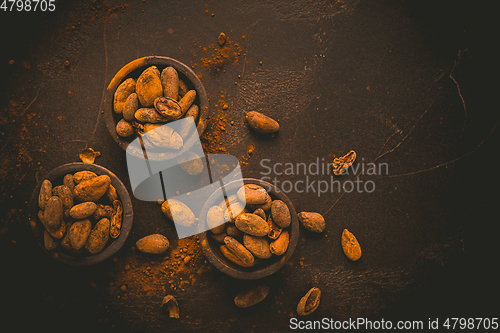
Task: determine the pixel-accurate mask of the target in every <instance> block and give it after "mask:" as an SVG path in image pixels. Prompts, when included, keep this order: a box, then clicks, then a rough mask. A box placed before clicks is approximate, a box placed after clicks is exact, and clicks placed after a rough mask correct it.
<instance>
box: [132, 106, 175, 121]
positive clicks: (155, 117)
mask: <svg viewBox="0 0 500 333" xmlns="http://www.w3.org/2000/svg"><path fill="white" fill-rule="evenodd" d="M134 118H135V119H137V120H138V121H140V122H143V123H151V124H158V123H166V122H167V121H168V120H169V119H168V118H165V117H164V116H162V115H161V114H159V113H158V112H157V111H156V109H155V108H140V109H137V110H136V111H135V113H134Z"/></svg>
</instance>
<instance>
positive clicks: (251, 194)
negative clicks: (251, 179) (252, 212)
mask: <svg viewBox="0 0 500 333" xmlns="http://www.w3.org/2000/svg"><path fill="white" fill-rule="evenodd" d="M236 195H237V197H238V200H240V201H241V202H243V203H246V204H248V205H262V204H264V203H266V200H267V196H268V194H267V192H266V190H265V189H264V188H263V187H261V186H259V185H254V184H247V185H245V186H243V187H242V188H240V189H239V190H238V192H237V193H236Z"/></svg>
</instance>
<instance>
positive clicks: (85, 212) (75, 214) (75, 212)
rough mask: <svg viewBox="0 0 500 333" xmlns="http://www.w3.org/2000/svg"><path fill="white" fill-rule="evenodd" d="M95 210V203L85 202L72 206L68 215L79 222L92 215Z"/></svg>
mask: <svg viewBox="0 0 500 333" xmlns="http://www.w3.org/2000/svg"><path fill="white" fill-rule="evenodd" d="M96 210H97V205H96V203H95V202H92V201H86V202H82V203H80V204H78V205H75V206H73V208H71V210H70V211H69V215H70V216H71V217H72V218H74V219H77V220H81V219H85V218H87V217H89V216H90V215H92V214H94V213H95V211H96Z"/></svg>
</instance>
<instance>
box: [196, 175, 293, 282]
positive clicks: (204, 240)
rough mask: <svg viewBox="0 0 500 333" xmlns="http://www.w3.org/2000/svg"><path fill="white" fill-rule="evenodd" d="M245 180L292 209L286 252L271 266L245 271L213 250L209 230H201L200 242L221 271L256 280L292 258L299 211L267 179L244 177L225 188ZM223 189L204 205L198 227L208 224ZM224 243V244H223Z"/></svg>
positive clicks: (234, 186) (208, 256) (226, 187)
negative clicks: (216, 200)
mask: <svg viewBox="0 0 500 333" xmlns="http://www.w3.org/2000/svg"><path fill="white" fill-rule="evenodd" d="M242 180H243V183H244V184H245V185H247V184H255V185H260V186H262V187H264V188H265V189H266V190H268V192H270V193H271V194H273V195H274V196H276V198H277V200H281V201H283V202H284V203H285V204H286V205H287V207H288V209H289V210H290V218H291V222H290V231H289V233H290V241H289V244H288V249H287V250H286V252H285V254H284V255H282V256H281V259H279V260H278V261H276V262H274V263H273V264H271V265H269V266H265V267H262V268H260V269H258V270H255V271H250V272H247V271H243V270H239V269H237V268H236V267H237V266H236V265H235V264H232V263H229V261H228V260H225V259H221V258H220V257H219V255H218V254H216V253H215V252H214V250H212V248H211V246H210V241H209V239H208V237H209V236H208V235H207V233H208V232H209V231H205V232H201V233H199V238H200V244H201V247H202V249H203V252H204V253H205V256H206V257H207V258H208V260H209V261H210V262H211V263H212V264H213V265H214V266H215V267H217V269H219V270H220V271H221V272H223V273H225V274H227V275H229V276H231V277H234V278H237V279H242V280H254V279H261V278H264V277H266V276H269V275H271V274H274V273H275V272H277V271H278V270H279V269H280V268H281V267H283V265H285V263H286V262H287V261H288V260H289V259H290V257H291V256H292V254H293V252H294V251H295V247H296V246H297V243H298V240H299V221H298V217H297V212H296V210H295V207H294V206H293V204H292V201H291V200H290V199H289V198H288V197H287V196H286V194H285V193H284V192H283V191H281V190H280V189H279V188H278V187H276V186H274V185H273V184H271V183H268V182H266V181H263V180H260V179H255V178H243V179H239V180H235V181H232V182H230V183H227V184H225V185H224V186H223V188H225V189H232V188H236V187H237V186H239V185H240V184H241V181H242ZM219 191H221V189H219V190H217V191H215V192H214V193H213V194H212V195H211V196H210V197H209V198H208V200H207V201H206V202H205V205H204V206H203V208H202V210H201V213H200V217H199V224H198V227H199V228H200V230H202V227H204V225H205V224H206V216H207V213H208V210H209V209H210V207H211V206H213V204H214V203H213V201H215V199H214V198H215V196H216V195H217V194H218V192H219ZM221 245H222V244H221Z"/></svg>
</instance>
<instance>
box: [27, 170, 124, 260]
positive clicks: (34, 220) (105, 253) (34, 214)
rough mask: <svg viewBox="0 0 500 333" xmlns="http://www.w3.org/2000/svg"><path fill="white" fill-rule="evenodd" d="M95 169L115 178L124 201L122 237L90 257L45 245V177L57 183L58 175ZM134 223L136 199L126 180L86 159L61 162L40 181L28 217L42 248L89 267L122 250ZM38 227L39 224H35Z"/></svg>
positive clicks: (55, 257) (100, 173) (61, 258)
mask: <svg viewBox="0 0 500 333" xmlns="http://www.w3.org/2000/svg"><path fill="white" fill-rule="evenodd" d="M83 170H88V171H93V172H95V173H96V174H98V175H108V176H109V177H110V178H111V185H113V186H114V187H115V189H116V192H117V193H118V196H119V197H120V200H121V202H122V205H123V220H122V228H121V232H120V236H118V237H117V238H116V239H115V240H114V241H113V242H112V243H111V244H110V245H109V246H108V247H106V248H105V249H103V250H102V251H101V252H99V253H97V254H95V255H88V256H80V255H70V254H68V253H67V252H66V251H64V252H59V251H57V250H53V251H47V249H46V248H45V246H44V244H43V230H44V229H43V225H42V224H41V222H40V221H39V220H38V211H39V209H40V208H39V207H38V194H39V192H40V187H41V184H42V182H43V181H44V180H45V179H48V180H50V181H51V182H53V181H54V180H56V179H57V178H59V177H61V176H64V175H66V174H68V173H75V172H78V171H83ZM132 223H133V209H132V201H131V199H130V194H129V193H128V190H127V188H126V187H125V185H123V183H122V181H121V180H120V179H119V178H118V177H117V176H116V175H115V174H114V173H112V172H111V171H109V170H108V169H106V168H105V167H103V166H100V165H96V164H89V163H82V162H73V163H67V164H64V165H60V166H58V167H56V168H55V169H53V170H51V171H50V172H48V173H47V174H46V175H45V176H44V177H43V179H41V180H40V182H39V183H38V184H37V186H36V187H35V189H34V190H33V193H32V195H31V200H30V203H29V217H28V226H30V229H31V231H32V235H33V236H34V238H35V240H36V242H37V243H38V245H39V246H40V248H41V249H42V250H43V251H44V252H45V253H47V255H49V256H50V257H52V258H54V259H56V260H58V261H60V262H62V263H65V264H69V265H74V266H89V265H94V264H97V263H99V262H101V261H103V260H105V259H107V258H109V257H111V256H113V255H114V254H115V253H116V252H118V251H119V250H120V249H121V247H122V246H123V244H124V243H125V241H126V240H127V238H128V236H129V234H130V231H131V229H132ZM34 226H35V227H34Z"/></svg>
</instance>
